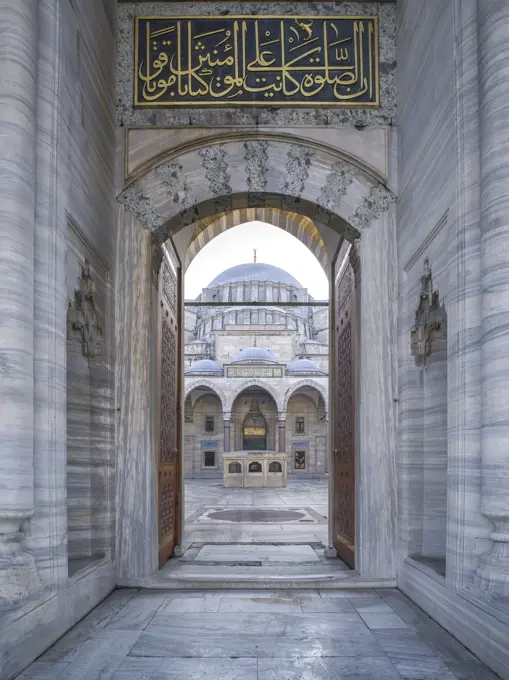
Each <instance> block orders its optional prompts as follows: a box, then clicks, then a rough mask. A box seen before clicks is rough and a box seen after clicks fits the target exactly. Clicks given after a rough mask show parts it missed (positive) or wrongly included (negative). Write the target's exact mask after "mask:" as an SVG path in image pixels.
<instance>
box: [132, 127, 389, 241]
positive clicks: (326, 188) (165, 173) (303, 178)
mask: <svg viewBox="0 0 509 680" xmlns="http://www.w3.org/2000/svg"><path fill="white" fill-rule="evenodd" d="M269 187H270V191H268V188H269ZM393 198H394V197H393V195H392V193H391V192H390V191H389V190H388V189H387V187H386V186H385V185H384V184H383V182H382V181H381V180H380V178H379V177H378V176H377V174H376V173H374V172H373V171H370V170H369V169H368V168H366V167H364V166H362V165H361V164H359V163H358V162H355V161H354V160H353V159H352V158H349V157H347V156H345V155H344V154H341V153H339V152H338V151H335V150H332V149H329V148H328V147H326V146H325V145H322V144H316V143H310V142H308V141H307V140H299V141H297V140H296V139H294V138H287V137H285V136H281V135H280V136H270V135H268V136H267V135H262V134H260V135H258V136H253V135H244V136H240V135H239V136H238V137H233V138H225V139H221V138H219V139H218V140H212V141H210V140H209V142H208V145H203V142H202V143H201V146H200V145H196V146H191V147H185V148H183V149H180V151H179V150H177V151H174V152H172V154H171V156H170V157H168V156H166V157H162V158H156V159H155V160H154V161H153V162H152V165H150V166H148V167H147V166H145V168H144V173H143V174H141V175H139V176H137V178H136V179H135V180H134V181H132V182H131V183H130V184H129V185H128V186H127V187H126V188H125V189H124V191H123V192H122V193H121V194H120V196H119V201H120V202H121V203H122V204H123V205H124V207H125V209H126V210H127V211H129V212H131V213H132V214H133V215H134V216H135V217H136V219H137V220H138V221H139V222H140V223H141V225H142V226H143V227H145V228H146V229H149V230H150V231H151V232H152V233H153V236H154V239H155V241H156V243H158V244H162V243H164V242H165V241H166V240H167V239H168V238H169V237H170V236H172V235H174V234H176V233H177V232H179V231H180V230H181V229H183V228H185V227H187V226H189V225H191V224H195V223H196V222H198V221H200V220H203V219H208V218H211V217H213V216H218V215H222V214H224V213H228V212H231V211H235V210H238V209H239V210H242V209H246V208H277V209H279V210H283V211H286V212H294V213H297V214H299V215H300V216H302V217H307V218H309V219H310V220H312V221H313V222H315V223H316V225H317V226H318V225H319V224H325V225H327V226H329V227H330V228H331V229H333V230H334V231H336V232H337V233H340V234H341V235H343V236H344V237H345V238H346V239H347V240H350V241H352V240H354V239H355V238H358V237H359V236H360V234H361V233H362V231H363V230H364V229H365V228H367V227H368V226H369V224H370V222H371V221H372V220H373V219H374V218H376V217H377V216H378V215H380V214H381V213H382V212H384V211H386V210H387V208H388V207H389V205H390V203H391V202H392V201H393Z"/></svg>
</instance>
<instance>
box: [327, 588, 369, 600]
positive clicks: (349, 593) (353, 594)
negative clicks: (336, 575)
mask: <svg viewBox="0 0 509 680" xmlns="http://www.w3.org/2000/svg"><path fill="white" fill-rule="evenodd" d="M318 592H319V593H320V597H323V598H325V599H327V598H330V597H346V598H348V599H352V598H357V597H370V598H373V592H374V591H373V590H371V589H366V590H364V589H355V588H351V589H350V588H348V589H345V590H321V589H320V590H318Z"/></svg>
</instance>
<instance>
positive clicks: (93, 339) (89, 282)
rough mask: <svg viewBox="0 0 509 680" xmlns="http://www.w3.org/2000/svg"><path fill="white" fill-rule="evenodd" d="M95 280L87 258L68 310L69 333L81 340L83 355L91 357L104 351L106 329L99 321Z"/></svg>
mask: <svg viewBox="0 0 509 680" xmlns="http://www.w3.org/2000/svg"><path fill="white" fill-rule="evenodd" d="M94 296H95V281H94V279H93V277H92V274H91V272H90V265H89V263H88V261H87V260H85V264H84V265H83V266H82V267H81V277H80V279H79V288H77V289H76V290H75V291H74V300H71V301H69V309H68V312H67V327H68V333H69V334H73V335H74V336H75V337H78V338H79V339H80V341H81V347H82V351H83V355H84V356H86V357H88V358H89V359H90V358H93V357H97V356H99V355H100V354H101V353H102V349H103V341H104V330H103V327H102V325H101V324H100V323H99V315H98V313H97V309H96V305H95V299H94Z"/></svg>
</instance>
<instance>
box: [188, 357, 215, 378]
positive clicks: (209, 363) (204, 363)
mask: <svg viewBox="0 0 509 680" xmlns="http://www.w3.org/2000/svg"><path fill="white" fill-rule="evenodd" d="M223 372H224V371H223V367H222V366H221V364H220V363H219V362H218V361H214V360H213V359H200V361H195V363H194V364H192V365H191V366H190V367H189V368H188V369H187V371H186V373H192V374H194V375H200V374H203V373H206V374H207V375H209V374H211V373H215V374H217V375H223Z"/></svg>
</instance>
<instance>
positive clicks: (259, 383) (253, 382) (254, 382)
mask: <svg viewBox="0 0 509 680" xmlns="http://www.w3.org/2000/svg"><path fill="white" fill-rule="evenodd" d="M250 387H259V388H260V389H262V390H265V391H266V392H268V393H269V394H270V396H271V397H272V398H273V399H274V401H275V403H276V406H277V410H278V413H281V411H282V402H281V396H280V395H279V394H278V393H277V391H276V390H275V389H274V387H272V385H269V384H268V383H266V382H264V381H263V380H261V379H258V378H252V379H249V380H245V381H244V382H242V383H241V384H240V385H238V386H237V387H236V388H235V389H234V391H233V392H232V393H231V394H230V396H229V398H228V408H227V411H231V410H232V408H233V404H234V403H235V399H236V398H237V397H238V396H239V394H241V392H244V390H247V389H249V388H250Z"/></svg>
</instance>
